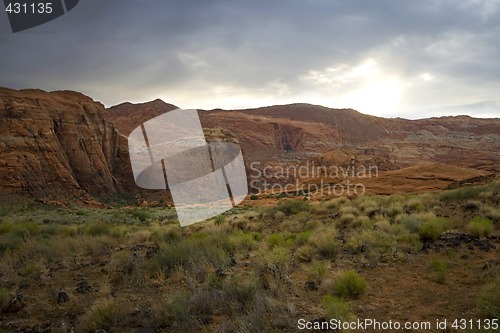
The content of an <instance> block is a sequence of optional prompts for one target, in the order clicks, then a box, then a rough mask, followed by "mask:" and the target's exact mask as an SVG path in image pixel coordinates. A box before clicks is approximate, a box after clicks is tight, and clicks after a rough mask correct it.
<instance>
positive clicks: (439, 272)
mask: <svg viewBox="0 0 500 333" xmlns="http://www.w3.org/2000/svg"><path fill="white" fill-rule="evenodd" d="M429 266H430V268H431V269H432V271H433V272H434V274H435V275H434V281H436V282H437V283H439V284H444V283H445V282H446V277H447V275H448V270H449V264H448V263H447V262H446V261H443V260H440V259H433V260H432V261H431V263H430V265H429Z"/></svg>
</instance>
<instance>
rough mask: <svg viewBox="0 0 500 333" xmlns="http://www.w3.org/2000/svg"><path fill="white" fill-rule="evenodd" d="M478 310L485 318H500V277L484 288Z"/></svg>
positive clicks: (480, 295)
mask: <svg viewBox="0 0 500 333" xmlns="http://www.w3.org/2000/svg"><path fill="white" fill-rule="evenodd" d="M478 310H479V313H480V315H481V316H482V317H483V318H490V319H494V318H500V276H497V277H496V278H495V279H494V280H493V281H492V282H490V283H488V284H486V285H485V286H484V287H483V288H482V290H481V293H480V294H479V300H478Z"/></svg>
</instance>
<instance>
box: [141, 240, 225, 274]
mask: <svg viewBox="0 0 500 333" xmlns="http://www.w3.org/2000/svg"><path fill="white" fill-rule="evenodd" d="M198 234H200V235H203V233H198ZM193 235H194V234H193ZM201 262H206V263H209V264H212V265H213V266H214V267H222V266H224V265H226V264H227V263H228V262H229V257H228V254H227V253H226V251H224V249H223V247H222V246H220V245H218V244H217V243H216V242H215V241H214V240H212V239H211V238H210V237H209V236H203V237H202V238H198V236H197V237H194V238H193V237H190V238H187V239H183V240H181V241H179V242H177V243H169V244H163V246H162V247H161V248H160V251H158V253H157V254H156V255H155V256H154V257H153V258H152V261H151V268H152V269H153V271H154V272H156V271H158V270H162V271H165V272H167V273H170V272H173V271H174V270H175V268H176V267H178V266H183V267H186V268H190V269H192V268H196V267H197V266H199V263H201Z"/></svg>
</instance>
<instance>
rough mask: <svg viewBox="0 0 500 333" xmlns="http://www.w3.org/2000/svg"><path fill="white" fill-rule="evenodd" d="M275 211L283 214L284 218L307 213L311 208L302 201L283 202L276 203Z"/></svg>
mask: <svg viewBox="0 0 500 333" xmlns="http://www.w3.org/2000/svg"><path fill="white" fill-rule="evenodd" d="M276 209H277V210H278V211H281V212H283V214H285V215H286V216H290V215H295V214H298V213H300V212H305V211H309V210H310V209H311V206H310V205H309V204H308V203H307V202H306V201H303V200H285V201H282V202H280V203H278V206H276Z"/></svg>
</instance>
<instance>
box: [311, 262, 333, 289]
mask: <svg viewBox="0 0 500 333" xmlns="http://www.w3.org/2000/svg"><path fill="white" fill-rule="evenodd" d="M327 272H328V265H327V264H326V263H325V262H323V261H319V260H313V262H312V263H311V265H310V266H309V269H308V272H307V281H313V282H314V283H316V285H320V284H321V282H322V281H323V278H324V277H325V275H326V273H327Z"/></svg>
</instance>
